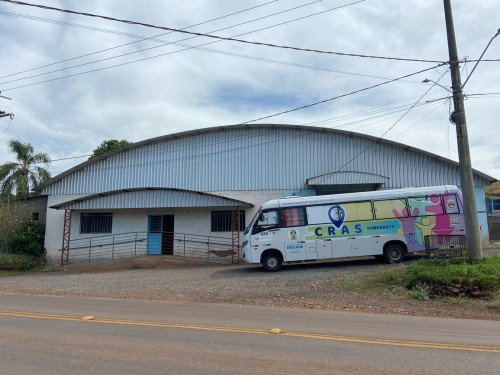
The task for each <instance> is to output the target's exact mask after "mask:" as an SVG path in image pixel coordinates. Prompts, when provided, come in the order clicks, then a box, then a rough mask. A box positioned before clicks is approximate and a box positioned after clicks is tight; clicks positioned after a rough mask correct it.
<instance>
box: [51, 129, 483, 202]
mask: <svg viewBox="0 0 500 375" xmlns="http://www.w3.org/2000/svg"><path fill="white" fill-rule="evenodd" d="M372 144H373V140H371V139H367V138H363V137H359V136H355V135H352V136H350V135H349V134H344V133H338V132H334V131H326V130H324V129H317V128H312V127H311V128H305V127H300V128H297V127H292V126H289V127H280V126H278V127H273V126H270V125H268V126H255V127H252V126H249V127H227V128H219V129H215V130H212V131H208V132H201V131H200V133H199V134H198V133H196V132H193V133H191V134H188V135H185V136H182V137H179V138H173V137H171V138H168V139H163V140H160V141H156V142H155V143H149V144H147V143H146V144H143V145H141V146H140V147H135V148H131V149H128V150H125V151H123V152H120V153H117V154H113V155H111V156H109V157H108V158H106V159H104V160H99V161H97V162H95V163H93V164H89V165H87V166H85V167H84V168H83V169H82V170H79V171H76V172H74V173H72V174H70V175H68V176H66V177H64V178H63V179H62V180H61V181H59V182H55V183H53V184H51V185H49V186H47V187H46V188H45V189H43V191H42V192H43V194H95V193H98V192H101V191H110V190H119V189H125V188H139V187H166V188H180V189H187V190H197V191H227V190H264V189H270V190H274V189H301V188H305V181H306V179H308V178H312V177H315V176H320V175H323V174H326V173H330V172H335V171H337V170H339V169H341V168H342V167H343V166H344V165H345V164H347V163H348V164H347V165H346V166H345V167H344V168H342V170H344V171H346V170H347V171H357V172H366V173H374V174H379V175H382V176H387V177H389V178H390V179H389V180H388V181H387V182H386V184H385V185H384V187H385V188H398V187H406V186H415V187H418V186H428V185H445V184H455V185H460V177H459V169H458V166H455V165H453V164H450V163H448V162H445V161H442V160H434V158H433V157H431V156H428V155H424V154H421V153H419V152H415V151H413V150H406V149H405V148H404V147H402V146H397V145H394V144H389V143H380V144H376V145H372ZM370 145H372V146H371V147H369V148H368V149H367V150H366V152H364V153H362V154H361V155H360V156H359V157H357V158H355V159H354V160H353V161H352V162H350V163H349V161H350V160H352V159H353V158H354V157H355V156H356V155H357V154H358V153H360V152H361V151H363V150H364V149H366V148H367V147H368V146H370ZM487 184H489V181H488V180H487V179H486V178H483V177H482V176H477V175H475V185H476V186H484V185H487Z"/></svg>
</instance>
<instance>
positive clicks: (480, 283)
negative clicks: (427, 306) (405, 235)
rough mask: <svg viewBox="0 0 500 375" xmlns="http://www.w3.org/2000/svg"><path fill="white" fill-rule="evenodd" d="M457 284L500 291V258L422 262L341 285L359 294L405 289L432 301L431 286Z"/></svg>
mask: <svg viewBox="0 0 500 375" xmlns="http://www.w3.org/2000/svg"><path fill="white" fill-rule="evenodd" d="M456 285H461V286H466V287H471V288H477V289H479V290H481V291H492V290H497V289H499V288H500V257H487V258H484V259H482V260H480V261H475V262H469V261H467V260H464V259H437V260H432V259H422V260H419V261H416V262H414V263H412V264H409V265H403V266H397V267H391V268H388V269H384V270H379V271H377V272H374V273H370V274H363V275H357V276H351V277H347V278H344V279H343V280H342V281H341V282H340V287H341V288H342V289H344V290H347V291H357V292H376V291H381V290H387V289H394V288H401V287H403V288H406V289H409V290H410V291H411V292H410V296H411V297H412V298H415V299H418V300H427V299H429V290H430V287H431V286H433V287H436V286H456ZM498 304H500V302H498Z"/></svg>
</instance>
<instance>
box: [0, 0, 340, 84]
mask: <svg viewBox="0 0 500 375" xmlns="http://www.w3.org/2000/svg"><path fill="white" fill-rule="evenodd" d="M321 1H323V0H315V1H312V2H309V3H306V4H303V5H300V6H296V7H293V8H289V9H286V10H283V11H279V12H276V13H272V14H269V15H266V16H263V17H259V18H256V19H253V20H250V21H245V22H241V23H238V24H235V25H231V26H227V27H223V28H221V29H216V30H213V31H210V33H216V32H219V31H223V30H228V29H231V28H234V27H237V26H242V25H245V24H248V23H252V22H256V21H260V20H262V19H265V18H269V17H273V16H276V15H279V14H283V13H286V12H290V11H292V10H296V9H298V8H302V7H305V6H309V5H312V4H315V3H318V2H321ZM338 8H339V7H337V8H331V9H327V10H325V11H321V12H317V13H313V14H310V15H307V16H304V17H300V18H296V19H293V20H290V21H287V22H283V23H280V24H277V25H272V26H268V27H266V28H261V29H258V30H253V31H251V32H245V33H242V34H238V35H236V36H233V38H234V37H239V36H242V35H248V34H251V33H254V32H257V31H262V30H265V29H267V28H272V27H276V26H280V25H283V24H285V23H289V22H294V21H297V20H301V19H304V18H308V17H312V16H316V15H318V14H323V13H326V12H330V11H333V10H336V9H338ZM184 29H186V28H184ZM171 33H172V32H168V33H164V34H160V35H158V36H161V35H166V34H171ZM156 37H157V36H156ZM156 37H151V38H143V37H139V38H143V40H145V39H153V38H156ZM195 38H198V36H190V37H189V38H184V39H180V40H177V41H175V42H165V41H163V40H159V42H160V43H162V44H161V45H159V46H153V47H149V48H143V49H140V50H137V51H133V52H128V53H124V54H121V55H116V56H112V57H108V58H103V59H99V60H94V61H90V62H87V63H82V64H78V65H73V66H69V67H64V68H61V69H57V70H52V71H49V72H44V73H40V74H35V75H31V76H28V77H23V78H18V79H14V80H10V81H5V82H1V83H0V84H2V85H3V84H7V83H12V82H17V81H23V80H26V79H30V78H35V77H39V76H43V75H46V74H52V73H57V72H60V71H65V70H68V69H71V68H79V67H82V66H87V65H92V64H96V63H98V62H103V61H109V60H114V59H117V58H119V57H124V56H129V55H134V54H137V53H140V52H144V51H149V50H153V49H157V48H161V47H164V46H168V45H178V46H181V47H184V49H182V50H178V51H173V52H170V53H176V52H182V51H185V50H189V49H193V48H199V47H200V46H205V45H208V44H213V43H216V42H220V40H217V41H215V42H210V43H205V44H201V45H199V46H189V45H186V44H181V43H179V42H183V41H186V40H190V39H195ZM155 41H157V40H155ZM134 43H137V42H131V43H127V44H123V45H121V46H126V45H130V44H134ZM121 46H118V47H121ZM118 47H116V48H118ZM113 48H115V47H113ZM113 48H108V49H105V50H103V51H102V52H104V51H108V50H111V49H113ZM99 52H101V51H99ZM99 52H96V53H99ZM170 53H167V54H161V55H157V56H153V58H155V57H159V56H164V55H168V54H170ZM89 55H91V54H86V55H84V56H89ZM77 58H78V57H75V58H73V59H77ZM73 59H68V60H64V61H70V60H73ZM137 61H142V60H137ZM50 65H52V64H50ZM118 66H120V65H118ZM111 67H115V66H111ZM35 69H36V68H35ZM15 74H17V73H15ZM15 74H14V75H15ZM2 78H3V77H2Z"/></svg>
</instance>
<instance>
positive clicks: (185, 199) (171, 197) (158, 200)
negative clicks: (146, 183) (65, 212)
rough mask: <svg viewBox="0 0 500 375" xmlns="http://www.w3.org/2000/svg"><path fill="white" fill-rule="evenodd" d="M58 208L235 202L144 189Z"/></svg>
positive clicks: (217, 204)
mask: <svg viewBox="0 0 500 375" xmlns="http://www.w3.org/2000/svg"><path fill="white" fill-rule="evenodd" d="M60 206H62V207H60V208H64V209H74V210H101V209H122V208H164V207H236V206H244V204H240V205H238V203H237V202H235V201H231V200H229V199H225V198H223V197H215V196H213V195H206V194H197V193H190V192H185V191H161V190H145V191H131V192H121V193H116V194H111V195H105V196H97V197H94V198H92V199H88V200H84V201H80V202H70V203H68V204H64V203H62V204H61V205H60Z"/></svg>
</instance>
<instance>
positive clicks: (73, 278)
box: [0, 259, 500, 320]
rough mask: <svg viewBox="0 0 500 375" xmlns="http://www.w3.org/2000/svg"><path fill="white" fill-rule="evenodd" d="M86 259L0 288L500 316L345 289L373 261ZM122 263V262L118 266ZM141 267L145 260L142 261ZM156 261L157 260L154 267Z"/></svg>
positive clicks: (399, 293)
mask: <svg viewBox="0 0 500 375" xmlns="http://www.w3.org/2000/svg"><path fill="white" fill-rule="evenodd" d="M113 267H115V268H116V267H117V263H113V266H111V267H108V268H107V267H106V266H104V267H103V266H102V265H101V266H99V265H90V266H84V267H72V268H69V269H67V270H65V271H61V270H55V271H54V270H53V271H52V272H51V271H47V272H40V273H33V274H25V275H21V276H12V277H0V293H26V294H39V295H62V296H64V295H66V296H88V297H112V298H134V299H151V300H165V301H177V302H188V301H196V302H213V303H227V304H236V305H260V306H274V307H288V308H305V309H319V310H337V311H356V312H369V313H387V314H400V315H417V316H433V317H449V318H462V319H488V320H500V310H498V309H491V308H489V307H488V304H489V303H490V302H489V301H481V300H477V301H470V302H465V301H464V302H461V303H459V302H457V301H454V302H453V301H450V300H448V301H443V300H429V301H419V300H415V299H412V298H410V297H409V296H408V292H407V291H405V290H403V289H399V288H396V289H387V290H384V291H381V292H378V293H359V292H346V291H343V290H341V289H340V288H339V286H338V285H339V280H341V279H342V278H344V277H346V276H349V275H355V274H360V273H366V272H373V271H375V270H377V269H380V268H387V267H397V266H393V265H384V264H380V263H378V262H376V261H375V260H371V259H366V260H358V261H344V262H332V263H318V264H307V265H292V266H286V267H284V268H283V270H282V271H280V272H277V273H265V272H263V271H262V268H261V267H260V266H253V265H252V266H249V265H213V264H193V263H186V262H182V261H175V262H164V263H162V264H161V265H159V267H161V268H152V269H141V268H135V267H138V266H137V265H132V266H131V265H129V266H128V267H129V268H130V267H132V269H127V270H123V269H121V270H116V269H110V268H113ZM122 267H126V266H124V265H122ZM142 267H145V265H142ZM156 267H158V265H156Z"/></svg>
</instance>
